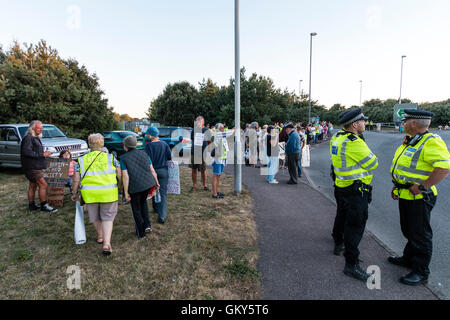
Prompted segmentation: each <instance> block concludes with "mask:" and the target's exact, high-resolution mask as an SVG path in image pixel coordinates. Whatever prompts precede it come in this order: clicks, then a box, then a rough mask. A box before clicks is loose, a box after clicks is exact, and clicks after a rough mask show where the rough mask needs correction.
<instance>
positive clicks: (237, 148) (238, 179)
mask: <svg viewBox="0 0 450 320" xmlns="http://www.w3.org/2000/svg"><path fill="white" fill-rule="evenodd" d="M239 29H240V24H239V0H234V72H235V77H234V79H235V80H234V127H235V130H234V192H235V193H236V194H240V193H241V191H242V166H241V156H242V152H241V68H240V61H239V60H240V56H239V55H240V53H239V50H240V48H239Z"/></svg>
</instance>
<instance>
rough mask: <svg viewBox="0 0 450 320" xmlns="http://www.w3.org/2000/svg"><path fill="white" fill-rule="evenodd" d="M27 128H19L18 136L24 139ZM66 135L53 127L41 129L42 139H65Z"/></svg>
mask: <svg viewBox="0 0 450 320" xmlns="http://www.w3.org/2000/svg"><path fill="white" fill-rule="evenodd" d="M27 130H28V127H19V132H20V135H21V136H22V138H23V137H25V134H26V133H27ZM65 136H66V135H65V134H64V133H62V131H61V130H59V129H58V128H57V127H55V126H44V127H43V129H42V137H43V138H59V137H65Z"/></svg>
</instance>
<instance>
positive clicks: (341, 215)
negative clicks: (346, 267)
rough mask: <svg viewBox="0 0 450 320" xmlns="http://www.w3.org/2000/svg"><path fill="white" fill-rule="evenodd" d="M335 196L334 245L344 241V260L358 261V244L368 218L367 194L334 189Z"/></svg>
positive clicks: (347, 261) (348, 261)
mask: <svg viewBox="0 0 450 320" xmlns="http://www.w3.org/2000/svg"><path fill="white" fill-rule="evenodd" d="M334 197H335V198H336V205H337V210H336V218H335V219H334V226H333V234H332V235H333V239H334V243H335V244H336V245H341V244H342V243H344V246H345V253H344V256H345V262H346V263H347V264H350V265H355V264H357V263H358V258H359V250H358V246H359V243H360V242H361V239H362V237H363V234H364V229H365V227H366V221H367V218H368V208H369V203H368V197H369V196H368V194H367V193H363V194H361V192H358V191H356V192H355V191H353V192H341V191H339V188H338V187H335V189H334Z"/></svg>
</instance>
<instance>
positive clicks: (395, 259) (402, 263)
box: [388, 256, 411, 269]
mask: <svg viewBox="0 0 450 320" xmlns="http://www.w3.org/2000/svg"><path fill="white" fill-rule="evenodd" d="M388 261H389V262H390V263H392V264H395V265H397V266H402V267H405V268H409V269H411V263H410V262H409V261H408V260H407V259H405V258H404V257H394V256H391V257H389V258H388Z"/></svg>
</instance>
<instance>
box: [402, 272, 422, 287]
mask: <svg viewBox="0 0 450 320" xmlns="http://www.w3.org/2000/svg"><path fill="white" fill-rule="evenodd" d="M400 282H401V283H403V284H407V285H409V286H418V285H419V284H426V283H428V276H424V275H422V274H419V273H417V272H414V271H413V272H410V273H408V274H407V275H405V276H403V277H401V278H400Z"/></svg>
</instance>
